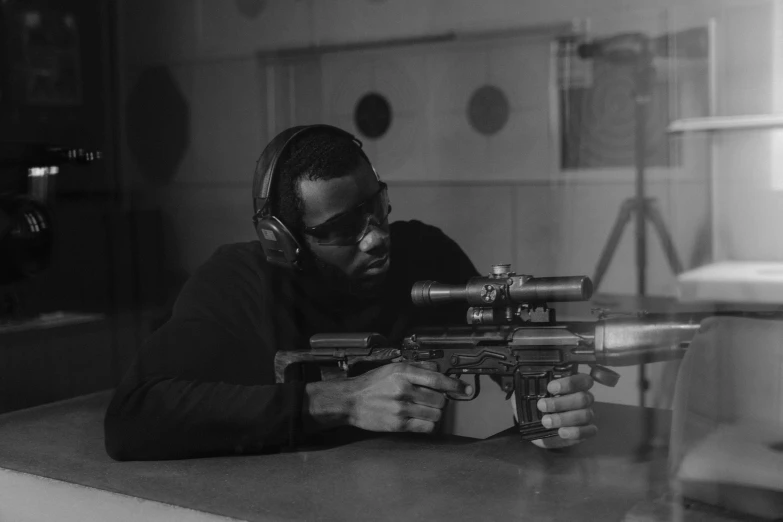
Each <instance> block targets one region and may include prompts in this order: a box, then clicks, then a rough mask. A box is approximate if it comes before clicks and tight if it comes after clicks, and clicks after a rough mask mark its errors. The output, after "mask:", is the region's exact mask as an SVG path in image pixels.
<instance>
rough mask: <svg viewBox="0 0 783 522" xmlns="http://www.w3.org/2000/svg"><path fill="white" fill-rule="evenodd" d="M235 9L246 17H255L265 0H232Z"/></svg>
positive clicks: (263, 5) (262, 8) (259, 12)
mask: <svg viewBox="0 0 783 522" xmlns="http://www.w3.org/2000/svg"><path fill="white" fill-rule="evenodd" d="M234 2H235V3H236V6H237V10H238V11H239V12H240V13H242V15H243V16H244V17H246V18H255V17H257V16H258V15H259V14H261V11H263V10H264V7H265V5H266V1H265V0H234Z"/></svg>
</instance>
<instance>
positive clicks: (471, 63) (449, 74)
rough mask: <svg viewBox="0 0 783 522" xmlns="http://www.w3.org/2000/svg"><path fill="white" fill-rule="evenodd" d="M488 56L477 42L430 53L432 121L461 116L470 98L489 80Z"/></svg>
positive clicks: (443, 48)
mask: <svg viewBox="0 0 783 522" xmlns="http://www.w3.org/2000/svg"><path fill="white" fill-rule="evenodd" d="M488 57H489V55H488V53H487V50H486V43H481V42H477V43H476V44H474V45H473V46H467V45H459V46H456V47H451V46H449V47H442V48H436V49H433V50H432V53H431V58H430V72H429V75H428V77H429V82H430V88H431V89H432V90H433V93H434V95H433V96H432V113H433V117H434V118H439V117H441V116H443V115H451V116H456V115H459V116H461V117H463V118H464V117H465V114H466V113H467V103H468V100H469V99H470V95H471V94H473V91H475V90H476V89H478V88H479V87H481V86H482V85H486V84H487V82H488V81H489V80H490V76H489V60H488Z"/></svg>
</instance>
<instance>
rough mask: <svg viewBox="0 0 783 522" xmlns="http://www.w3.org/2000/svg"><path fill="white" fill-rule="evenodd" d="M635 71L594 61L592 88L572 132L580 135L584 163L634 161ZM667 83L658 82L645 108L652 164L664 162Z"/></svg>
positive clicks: (648, 153) (600, 165)
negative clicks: (663, 130)
mask: <svg viewBox="0 0 783 522" xmlns="http://www.w3.org/2000/svg"><path fill="white" fill-rule="evenodd" d="M635 90H636V85H635V81H634V71H633V68H632V67H629V66H619V65H617V64H611V63H606V62H605V61H603V60H596V61H595V69H594V81H593V87H592V89H589V90H587V91H586V92H585V93H584V97H583V98H582V103H581V107H579V109H578V110H579V111H580V113H581V114H580V116H579V117H578V118H577V119H576V121H575V122H574V123H575V124H576V125H577V128H575V129H573V131H575V132H577V133H578V135H579V136H580V141H581V143H580V146H579V157H580V163H581V164H582V166H586V167H605V166H624V165H631V164H633V162H634V149H635V141H634V140H635V136H636V112H635V102H634V97H635ZM666 95H667V92H666V86H665V84H660V83H659V84H656V85H654V87H653V93H652V96H651V99H650V102H649V105H648V108H647V110H646V115H647V122H646V125H645V127H646V130H647V133H646V134H647V140H646V156H647V158H646V159H647V161H648V163H649V164H650V165H665V164H666V162H667V157H668V148H667V142H666V135H665V133H664V132H662V129H665V128H666V126H667V124H668V117H669V108H668V103H667V98H666Z"/></svg>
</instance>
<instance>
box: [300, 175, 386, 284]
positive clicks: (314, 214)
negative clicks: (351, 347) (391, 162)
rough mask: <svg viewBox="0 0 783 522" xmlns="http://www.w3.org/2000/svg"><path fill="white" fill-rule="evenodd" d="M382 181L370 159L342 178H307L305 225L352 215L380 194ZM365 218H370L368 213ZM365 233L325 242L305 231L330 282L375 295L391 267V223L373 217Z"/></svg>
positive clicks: (302, 192)
mask: <svg viewBox="0 0 783 522" xmlns="http://www.w3.org/2000/svg"><path fill="white" fill-rule="evenodd" d="M379 189H380V184H379V183H378V180H377V179H376V177H375V173H374V172H373V170H372V168H371V167H370V165H369V164H367V162H366V161H364V160H362V161H361V162H360V164H359V166H358V167H357V168H356V169H355V170H354V171H353V172H349V173H347V174H346V175H344V176H341V177H339V178H334V179H329V180H323V179H319V180H309V179H303V180H302V181H301V182H300V184H299V190H300V195H301V197H302V203H303V205H304V214H303V216H302V217H303V221H304V225H305V227H315V226H317V225H321V224H323V223H326V222H327V221H329V220H334V219H335V218H336V217H338V216H344V215H345V214H346V213H348V215H350V213H351V211H352V210H355V209H356V207H357V206H358V205H360V204H362V203H364V202H365V201H367V200H368V199H369V198H372V197H373V196H374V195H375V194H377V193H378V190H379ZM362 219H365V220H366V219H367V217H366V216H364V217H363V218H362ZM364 232H365V234H364V236H363V237H362V238H361V239H360V240H359V241H358V243H356V244H351V245H339V246H338V245H324V244H319V243H318V240H317V239H316V238H314V237H312V236H310V235H307V234H305V236H304V237H305V241H306V242H307V246H308V248H309V249H310V251H311V252H312V253H313V255H314V257H315V261H316V265H317V267H318V269H319V271H320V272H321V274H322V275H323V276H324V277H326V278H327V279H328V280H329V282H330V283H332V284H334V285H336V286H337V287H339V288H341V289H344V290H346V291H348V292H349V293H351V294H354V295H357V296H360V297H369V296H372V294H373V292H374V291H376V290H377V289H378V287H379V286H380V285H381V284H382V283H383V281H384V279H385V277H386V274H387V272H388V270H389V247H390V239H389V224H388V221H387V220H384V221H383V223H378V222H377V221H376V220H375V219H370V220H369V222H368V226H367V227H366V229H365V230H364Z"/></svg>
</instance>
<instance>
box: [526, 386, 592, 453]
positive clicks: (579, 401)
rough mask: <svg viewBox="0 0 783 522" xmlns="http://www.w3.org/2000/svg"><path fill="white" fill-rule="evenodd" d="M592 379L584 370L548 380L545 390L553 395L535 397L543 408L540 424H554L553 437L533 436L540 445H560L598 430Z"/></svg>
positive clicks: (585, 437) (543, 446)
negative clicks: (594, 415) (594, 412)
mask: <svg viewBox="0 0 783 522" xmlns="http://www.w3.org/2000/svg"><path fill="white" fill-rule="evenodd" d="M592 387H593V379H592V377H590V376H589V375H586V374H584V373H577V374H576V375H571V376H570V377H564V378H562V379H557V380H554V381H552V382H550V383H549V385H548V386H547V391H548V392H549V393H551V394H552V395H556V396H557V397H547V398H545V399H541V400H539V401H538V404H537V406H538V409H539V410H540V411H542V412H544V413H545V414H546V415H544V417H543V419H542V420H541V422H542V424H543V425H544V426H545V427H547V428H558V432H557V435H558V436H557V437H549V438H546V439H538V440H534V441H533V444H535V445H536V446H539V447H541V448H563V447H566V446H572V445H574V444H577V443H579V442H581V441H582V440H585V439H589V438H590V437H592V436H594V435H595V434H596V433H598V427H596V425H595V424H593V409H592V408H591V406H592V405H593V401H594V399H593V394H592V393H590V391H589V390H590V388H592Z"/></svg>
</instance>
